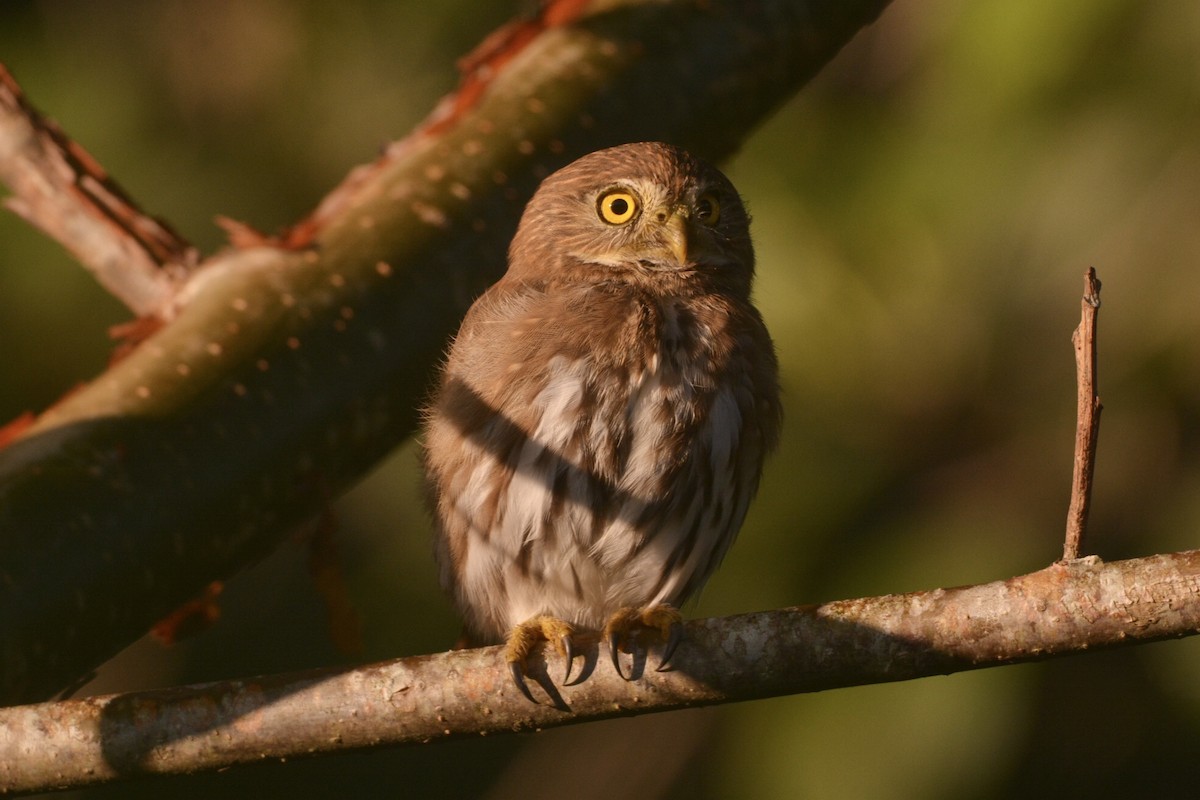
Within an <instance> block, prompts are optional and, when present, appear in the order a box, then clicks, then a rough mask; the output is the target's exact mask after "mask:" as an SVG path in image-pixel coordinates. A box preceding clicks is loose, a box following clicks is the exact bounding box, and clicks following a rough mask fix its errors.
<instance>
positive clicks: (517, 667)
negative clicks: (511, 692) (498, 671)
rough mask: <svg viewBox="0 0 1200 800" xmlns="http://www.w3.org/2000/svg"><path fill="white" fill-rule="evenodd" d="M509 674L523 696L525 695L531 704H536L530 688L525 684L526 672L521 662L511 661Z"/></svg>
mask: <svg viewBox="0 0 1200 800" xmlns="http://www.w3.org/2000/svg"><path fill="white" fill-rule="evenodd" d="M508 674H509V675H512V679H513V683H515V684H516V685H517V688H518V689H520V690H521V694H523V695H525V697H526V699H528V700H529V702H531V703H536V702H537V700H534V699H533V693H532V692H530V691H529V687H528V686H527V685H526V684H525V670H524V669H522V668H521V662H520V661H510V662H509V663H508Z"/></svg>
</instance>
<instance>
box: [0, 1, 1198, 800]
mask: <svg viewBox="0 0 1200 800" xmlns="http://www.w3.org/2000/svg"><path fill="white" fill-rule="evenodd" d="M528 7H529V4H528V3H521V2H516V1H515V0H513V1H512V2H502V3H470V2H467V1H466V0H455V2H444V3H438V4H428V3H413V2H402V3H391V2H347V3H339V4H322V3H318V2H315V0H308V1H307V2H298V3H288V2H284V1H283V0H252V1H251V2H241V3H237V2H233V0H216V1H215V2H207V3H200V2H196V1H195V0H192V1H191V2H186V1H185V0H170V1H168V2H160V3H154V4H143V3H135V2H131V1H129V0H126V1H125V2H113V3H105V4H90V3H84V2H80V1H79V0H75V2H43V3H29V2H15V1H14V0H8V2H6V3H5V4H4V5H3V7H2V8H0V59H2V60H3V61H5V62H6V63H7V64H8V65H9V67H10V68H11V69H12V71H13V73H14V74H15V75H16V76H17V78H18V80H19V81H21V82H22V84H23V85H24V87H25V88H26V90H27V92H28V93H29V95H30V97H31V98H32V99H33V100H34V102H35V103H36V104H37V105H38V106H39V107H40V108H41V109H42V110H43V111H45V112H47V113H48V114H50V115H51V116H53V117H55V118H56V119H58V120H59V121H60V122H61V123H62V124H63V126H64V127H65V129H66V130H67V131H69V132H70V133H71V134H72V135H73V136H74V137H75V138H76V139H78V140H79V141H80V142H82V143H83V144H84V145H85V146H86V147H87V148H89V149H90V150H91V151H92V152H93V153H94V154H95V155H96V156H97V157H98V158H99V159H100V161H101V163H103V164H104V165H105V166H106V167H108V169H109V170H110V171H111V172H112V173H113V174H114V175H115V176H116V177H117V178H118V180H120V181H121V182H122V183H123V184H124V185H125V186H126V187H127V188H128V189H129V190H130V192H131V193H132V194H133V196H134V197H137V198H138V199H139V200H140V201H141V202H142V203H144V204H145V206H146V207H147V208H148V209H150V210H152V211H153V212H154V213H156V214H158V215H161V216H162V217H164V218H166V219H168V220H169V221H170V222H171V223H172V224H174V225H175V226H176V227H177V228H178V229H180V230H181V232H182V233H184V235H185V236H187V237H189V238H190V239H192V240H193V241H194V242H196V243H197V244H198V245H200V246H201V248H202V249H204V250H205V251H206V252H211V251H212V250H213V249H215V248H217V247H219V246H221V243H222V238H221V235H220V233H219V231H218V230H217V229H216V228H215V227H214V226H213V225H212V224H211V220H212V218H213V216H215V215H217V214H224V215H227V216H231V217H234V218H238V219H242V220H245V221H246V222H248V223H250V224H252V225H254V226H256V227H259V228H262V229H266V230H272V229H275V228H277V227H279V226H281V225H284V224H286V223H287V222H289V221H290V220H293V219H295V218H296V217H297V216H299V215H301V214H303V213H304V212H305V211H306V210H308V209H309V208H311V207H312V206H313V205H314V204H315V203H316V202H317V201H318V199H319V198H320V197H321V196H322V194H323V193H324V192H325V191H327V190H328V189H329V188H330V187H331V186H332V185H333V184H334V183H335V182H336V181H337V180H339V179H340V177H341V176H342V175H343V174H344V173H345V172H346V171H347V170H348V169H349V168H350V167H352V166H353V165H355V164H357V163H361V162H363V161H366V160H369V159H371V158H372V157H373V156H374V154H375V152H376V149H377V148H378V146H379V145H380V144H381V143H383V142H384V141H386V140H388V139H391V138H396V137H399V136H401V135H403V134H404V133H405V132H407V131H408V130H409V129H410V128H411V127H412V125H413V124H414V123H416V122H417V121H419V120H420V119H421V118H422V117H423V116H424V115H425V113H426V112H427V111H428V110H429V109H430V108H431V107H432V105H433V103H434V102H436V100H437V98H438V97H439V96H440V95H441V94H442V93H444V92H446V91H448V90H449V89H451V88H452V87H453V85H454V83H455V80H456V78H455V72H454V67H453V62H454V59H455V58H456V57H458V56H460V55H462V54H463V53H465V52H466V51H467V50H469V49H470V48H471V47H472V46H473V45H474V44H475V43H476V42H477V41H479V40H480V39H481V38H482V37H483V36H484V35H485V34H486V33H488V32H489V31H490V30H491V29H492V28H494V27H495V26H496V25H498V24H500V23H501V22H503V21H504V20H505V19H507V18H508V17H509V16H511V15H512V14H513V13H516V12H517V11H519V10H522V9H523V8H528ZM1197 65H1200V6H1197V5H1194V4H1187V3H1161V4H1157V3H1155V4H1152V3H1144V2H1140V0H1091V2H1088V3H1079V2H1071V3H1044V2H1038V1H1037V0H977V1H976V2H967V1H966V0H925V1H924V2H918V1H917V0H896V2H895V3H894V6H893V7H892V8H891V9H890V10H888V11H887V12H885V14H884V16H883V18H882V19H881V20H880V22H879V23H878V24H877V25H876V26H874V27H873V28H871V29H870V30H868V31H866V32H865V33H864V34H863V35H862V36H860V37H859V38H858V39H857V40H856V41H855V42H854V43H853V44H852V45H851V46H850V47H849V48H847V50H846V51H845V52H844V53H842V54H841V56H839V58H838V59H837V60H836V61H835V62H834V63H833V64H831V65H830V66H829V67H828V68H827V69H826V70H825V71H824V73H822V75H821V76H820V77H819V78H818V79H817V80H816V81H815V82H814V83H813V84H812V85H811V86H810V87H809V88H808V89H806V90H805V91H804V92H802V93H801V95H800V96H798V97H797V98H796V99H795V100H794V101H793V102H791V103H790V104H789V105H787V106H786V107H785V108H783V109H781V111H780V112H779V113H778V115H777V116H776V117H775V118H774V119H773V120H772V121H771V122H770V123H769V124H767V125H766V126H764V127H763V128H762V129H761V130H760V131H759V132H758V133H757V134H756V135H755V136H754V137H753V138H752V139H751V140H749V141H748V142H747V143H746V145H745V148H744V150H743V152H742V153H741V154H740V156H739V157H738V158H736V159H735V160H734V161H733V162H732V163H731V164H729V165H728V167H729V172H730V174H731V176H732V177H733V179H734V181H735V183H736V184H737V185H738V186H739V188H740V189H741V191H742V193H743V195H744V196H745V197H746V199H747V202H748V203H749V205H750V207H751V210H752V212H753V213H754V215H755V233H756V239H757V242H758V250H759V260H760V280H759V284H758V292H757V293H758V297H759V303H760V305H761V307H762V309H763V311H764V313H765V315H766V316H767V318H768V322H769V324H770V326H771V329H772V331H773V333H774V335H775V338H776V342H777V345H778V349H779V353H780V357H781V360H782V363H783V367H784V382H785V389H786V403H787V428H786V436H785V440H784V442H783V445H782V447H781V449H780V452H779V453H778V454H777V455H776V457H775V458H774V460H773V461H772V462H771V464H770V466H769V469H768V474H767V477H766V480H765V484H764V487H763V490H762V494H761V499H760V502H759V503H758V504H757V505H756V506H755V508H754V509H753V511H752V514H751V519H750V521H749V523H748V525H747V527H746V529H745V530H744V532H743V535H742V538H741V540H740V541H739V544H738V545H737V547H735V548H734V550H733V552H732V553H731V555H730V557H729V559H728V560H727V562H726V565H725V566H724V568H723V569H722V570H721V571H720V572H719V573H718V574H717V576H716V577H715V578H714V580H713V581H712V583H711V584H710V586H709V588H708V590H707V591H706V593H705V595H704V596H703V598H702V599H701V601H700V603H699V604H698V607H697V608H696V609H694V610H693V613H695V614H697V615H709V614H725V613H733V612H736V611H742V610H750V609H758V608H769V607H777V606H784V605H790V604H796V603H802V602H815V601H820V600H826V599H833V598H838V597H850V596H856V595H866V594H882V593H887V592H898V591H905V590H910V589H919V588H929V587H934V586H949V585H957V584H963V583H973V582H977V581H986V580H992V579H997V578H1003V577H1006V576H1008V575H1011V574H1014V573H1018V572H1024V571H1029V570H1033V569H1037V568H1039V567H1041V566H1043V565H1045V564H1046V563H1048V562H1049V561H1052V560H1053V559H1055V558H1057V557H1058V555H1059V554H1060V552H1061V531H1062V528H1063V523H1064V517H1065V511H1066V506H1067V491H1068V488H1069V482H1070V469H1071V446H1072V441H1073V428H1074V408H1075V399H1074V363H1073V356H1072V351H1071V346H1070V333H1071V331H1072V329H1073V328H1074V326H1075V325H1076V323H1077V321H1078V303H1079V295H1080V293H1081V291H1082V275H1083V271H1084V269H1085V267H1087V266H1088V265H1094V266H1095V267H1096V268H1097V270H1098V272H1099V275H1100V278H1101V279H1102V280H1103V282H1104V295H1103V297H1104V301H1105V306H1104V309H1103V311H1102V313H1101V318H1100V334H1101V344H1100V389H1101V393H1102V397H1103V400H1104V402H1105V407H1106V411H1105V415H1104V424H1103V428H1102V432H1101V437H1100V454H1099V466H1098V470H1097V481H1098V485H1097V492H1096V500H1095V507H1094V511H1093V518H1092V526H1091V539H1090V540H1089V543H1088V544H1089V549H1090V550H1091V551H1093V552H1097V553H1099V554H1101V555H1102V556H1103V557H1105V558H1108V559H1114V558H1119V557H1128V556H1133V555H1140V554H1147V553H1152V552H1156V551H1168V550H1176V549H1185V548H1190V547H1195V546H1196V544H1197V536H1196V530H1197V527H1198V526H1197V522H1198V519H1200V499H1198V498H1200V491H1197V490H1198V489H1200V459H1198V458H1197V455H1198V453H1200V449H1198V447H1197V445H1198V443H1200V335H1198V333H1200V331H1198V330H1197V329H1198V328H1200V314H1197V313H1196V310H1195V306H1196V301H1197V292H1198V291H1200V278H1198V277H1197V274H1196V267H1197V265H1198V264H1200V232H1198V231H1200V229H1198V228H1197V226H1196V222H1195V221H1196V219H1197V218H1198V217H1200V190H1198V187H1200V135H1198V133H1200V68H1198V66H1197ZM124 318H125V314H124V313H123V311H122V309H121V308H120V307H119V306H118V305H117V304H116V303H115V302H114V301H113V300H111V299H110V298H108V297H107V296H106V295H105V294H104V293H103V292H102V291H101V290H100V289H99V288H98V287H96V286H94V285H92V283H91V281H90V279H89V278H88V277H87V276H86V275H85V273H84V272H83V271H82V270H80V269H78V268H77V267H76V266H75V265H74V264H73V263H72V262H71V260H70V259H69V258H68V257H66V255H65V254H63V253H62V252H61V250H59V249H58V247H57V245H55V244H53V243H51V242H48V241H46V240H44V239H43V238H42V237H41V236H40V235H39V234H38V233H36V232H34V231H32V230H29V229H28V228H26V227H25V226H24V225H23V223H21V222H20V221H19V220H17V219H16V218H15V217H13V216H12V215H3V216H2V217H0V352H3V353H4V358H3V360H2V362H0V363H2V364H3V368H2V371H0V419H8V418H11V417H13V416H15V415H16V414H18V413H20V412H21V411H23V410H26V409H29V410H36V409H39V408H42V407H44V406H46V405H47V404H49V403H51V402H53V400H54V399H55V398H56V397H57V396H59V395H60V394H61V393H62V392H64V391H66V390H67V389H69V388H70V387H71V386H72V385H74V384H75V383H77V382H79V381H82V380H86V379H88V378H89V377H90V376H92V375H94V374H96V373H97V372H98V371H100V370H101V369H102V367H103V364H104V362H105V359H106V357H107V353H108V352H109V350H110V344H109V342H108V341H107V338H106V329H107V327H108V326H110V325H112V324H114V323H118V322H121V321H122V320H123V319H124ZM417 484H418V481H417V472H416V468H415V462H414V457H413V448H412V446H411V445H410V446H407V447H405V448H402V449H401V451H400V452H398V453H397V454H396V455H395V456H394V457H393V458H391V459H389V461H388V462H387V463H385V464H383V465H381V466H380V467H379V469H378V470H377V471H376V472H375V473H374V474H373V475H372V476H371V477H370V478H369V479H368V480H366V481H364V482H363V483H362V484H361V485H360V486H359V487H357V488H356V489H355V490H353V491H352V492H351V493H350V494H349V495H348V496H347V497H345V498H344V499H343V500H341V501H339V502H338V503H337V505H336V508H335V509H334V514H335V515H336V517H337V520H338V523H339V527H340V531H339V545H340V548H341V554H342V559H343V561H344V565H345V570H346V575H347V579H348V581H349V584H350V589H351V592H352V594H353V596H354V598H355V601H356V604H357V606H358V609H359V611H360V613H361V614H362V617H363V620H364V626H365V633H366V649H367V652H366V653H365V654H363V655H361V656H357V657H356V656H346V655H339V654H337V653H335V652H334V650H333V648H332V645H331V644H330V643H329V636H328V633H327V626H326V622H325V618H324V610H323V607H322V604H321V602H320V600H319V598H317V597H316V594H315V591H314V590H313V588H312V586H311V583H310V582H309V581H308V579H307V576H306V573H305V561H306V554H305V551H304V547H303V545H302V544H301V543H299V542H297V543H296V544H294V545H288V546H285V547H284V548H283V550H282V551H281V552H280V553H278V554H276V555H275V556H273V557H272V558H270V559H268V560H267V561H266V562H264V563H263V564H261V565H259V566H258V567H256V568H254V569H252V570H250V571H249V572H248V573H246V574H244V575H242V576H240V577H239V578H238V579H237V580H235V581H233V582H231V584H230V586H229V588H228V590H227V592H226V594H225V597H224V602H223V606H224V619H223V620H222V621H221V622H220V623H219V624H218V625H217V626H216V627H215V628H213V629H212V630H210V631H208V632H206V633H203V634H201V635H199V636H197V637H196V638H194V639H192V640H190V641H188V642H185V643H183V644H181V645H179V646H176V647H174V648H171V649H162V648H160V647H158V646H157V645H155V644H153V643H151V642H148V641H143V642H141V643H139V644H137V645H135V646H134V647H132V648H130V649H129V650H128V651H126V652H125V653H123V654H122V655H121V656H119V657H118V658H116V659H114V661H113V662H112V663H110V664H109V665H108V666H107V667H106V668H105V669H104V670H103V671H102V672H101V675H100V677H99V679H98V680H97V681H96V682H94V683H93V684H92V685H91V686H89V687H88V688H87V689H86V691H87V692H107V691H117V690H129V689H137V688H147V687H151V686H162V685H170V684H175V683H179V682H188V681H200V680H212V679H217V678H223V677H235V676H240V675H247V674H254V673H261V672H269V671H279V670H288V669H297V668H302V667H307V666H315V665H319V664H329V663H336V662H339V661H341V662H347V663H349V662H351V661H353V660H355V659H356V658H362V657H365V658H371V659H381V658H387V657H391V656H396V655H401V654H411V653H420V652H430V651H435V650H438V649H442V648H444V647H446V646H448V645H449V643H450V642H452V641H453V639H454V638H455V635H456V627H457V623H456V621H455V619H454V615H453V612H452V611H451V609H450V607H449V605H448V603H447V602H446V601H445V600H444V599H443V597H442V595H441V593H440V591H439V590H438V588H437V585H436V576H435V574H434V567H433V562H432V559H431V557H430V546H429V526H428V521H427V519H426V517H425V515H424V512H423V511H422V509H421V507H420V504H419V501H418V491H417ZM148 502H152V499H148ZM1198 670H1200V643H1197V642H1194V641H1183V642H1176V643H1168V644H1160V645H1155V646H1152V647H1144V648H1138V649H1134V650H1130V651H1126V652H1116V653H1107V654H1097V655H1092V656H1089V657H1086V658H1078V659H1072V660H1065V661H1060V662H1055V663H1047V664H1039V665H1030V666H1023V667H1014V668H1006V669H1000V670H992V671H989V672H981V673H971V674H964V675H957V676H953V677H949V678H940V679H929V680H924V681H919V682H915V683H907V684H897V685H891V686H875V687H866V688H861V689H851V690H844V691H838V692H829V693H825V694H822V695H817V696H807V697H795V698H787V699H783V700H772V701H763V702H757V703H750V704H743V705H740V706H736V707H726V708H721V709H714V710H708V711H697V712H679V713H677V714H670V715H664V716H661V717H658V718H655V719H642V720H622V721H617V722H612V723H604V724H601V725H594V726H585V727H584V728H580V729H575V730H569V731H551V732H547V733H543V734H541V735H539V736H531V737H523V738H519V739H513V738H509V739H505V740H489V741H479V742H463V743H458V744H453V745H450V746H445V745H439V746H435V747H429V748H412V749H407V750H401V751H396V752H387V753H372V754H365V755H359V756H345V757H339V758H331V759H323V760H318V761H314V762H307V763H292V764H287V765H283V766H272V767H263V768H256V769H250V770H243V771H235V772H232V773H229V774H225V775H217V776H206V777H202V778H196V779H188V780H183V781H173V782H171V783H170V784H169V787H170V792H171V793H172V796H175V797H207V796H211V795H213V794H216V793H220V794H221V795H222V796H225V797H242V796H246V797H251V796H254V797H258V796H262V794H263V793H264V792H269V793H270V794H271V795H275V794H284V793H286V794H287V795H288V796H292V797H303V798H308V797H344V796H375V795H389V796H394V795H397V794H400V793H401V792H403V793H405V794H408V795H415V796H424V795H435V794H436V795H438V796H489V797H495V798H501V797H512V796H520V797H523V798H536V797H542V796H554V797H557V796H561V795H563V794H568V795H569V796H571V797H573V798H580V797H593V796H596V797H600V796H603V797H613V796H619V795H628V794H633V795H636V796H663V797H680V798H681V797H688V798H696V799H697V800H701V799H702V798H717V797H734V796H739V797H763V798H773V797H780V798H783V797H788V798H795V797H800V798H809V797H811V798H861V797H871V798H950V797H954V798H980V799H981V800H983V799H984V798H1002V797H1010V796H1018V795H1019V796H1024V797H1050V796H1062V795H1069V796H1080V795H1084V794H1087V795H1089V796H1091V797H1095V798H1107V797H1128V796H1157V797H1178V796H1185V795H1190V794H1191V793H1192V791H1193V790H1192V789H1191V787H1192V786H1193V785H1194V784H1197V783H1200V774H1197V772H1198V771H1200V689H1197V686H1200V682H1197V680H1196V679H1195V676H1196V673H1197V671H1198ZM630 742H634V743H636V744H635V746H632V747H631V746H630V745H629V743H630ZM164 788H165V786H164V785H163V784H156V785H151V786H146V787H120V788H114V789H108V790H96V791H92V792H85V793H82V794H84V795H86V796H88V797H109V796H111V797H141V796H157V795H158V794H159V793H160V792H161V791H162V790H163V789H164Z"/></svg>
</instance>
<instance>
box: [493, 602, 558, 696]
mask: <svg viewBox="0 0 1200 800" xmlns="http://www.w3.org/2000/svg"><path fill="white" fill-rule="evenodd" d="M574 634H575V628H574V627H572V626H571V623H569V622H567V621H565V620H561V619H559V618H558V617H550V616H537V617H533V618H532V619H527V620H525V621H524V622H522V623H521V624H519V625H517V626H516V627H514V628H513V629H512V630H511V631H509V632H508V641H507V642H506V643H505V647H504V660H505V661H507V662H508V671H509V674H510V675H512V679H513V683H515V684H516V685H517V688H518V689H520V690H521V694H523V695H525V697H527V698H528V699H529V702H531V703H536V702H537V701H536V700H534V699H533V694H532V693H531V692H530V691H529V686H527V685H526V683H525V661H526V659H528V658H529V656H530V654H531V653H533V650H534V648H535V647H537V645H538V643H539V642H550V643H551V644H553V645H554V649H555V650H557V651H558V652H559V653H560V654H562V657H563V658H564V659H566V661H567V671H566V673H565V674H564V675H563V684H568V683H569V682H570V680H571V665H572V664H573V663H574V661H575V649H574V647H573V646H572V644H571V637H572V636H573V635H574Z"/></svg>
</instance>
